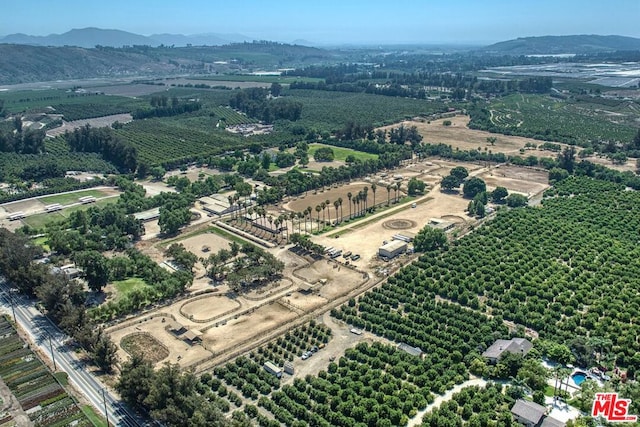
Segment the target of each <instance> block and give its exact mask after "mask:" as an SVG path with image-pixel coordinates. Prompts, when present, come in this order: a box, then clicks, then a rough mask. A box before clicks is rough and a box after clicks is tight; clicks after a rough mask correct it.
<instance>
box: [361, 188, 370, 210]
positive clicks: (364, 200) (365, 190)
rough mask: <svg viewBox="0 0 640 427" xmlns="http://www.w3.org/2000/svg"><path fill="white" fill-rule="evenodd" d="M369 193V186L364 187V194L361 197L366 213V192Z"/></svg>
mask: <svg viewBox="0 0 640 427" xmlns="http://www.w3.org/2000/svg"><path fill="white" fill-rule="evenodd" d="M368 193H369V187H364V196H363V197H362V201H363V202H364V210H365V213H366V210H367V194H368Z"/></svg>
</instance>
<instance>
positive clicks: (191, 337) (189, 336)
mask: <svg viewBox="0 0 640 427" xmlns="http://www.w3.org/2000/svg"><path fill="white" fill-rule="evenodd" d="M182 339H183V340H184V341H186V342H188V343H189V344H194V343H196V342H200V341H202V339H201V338H200V332H199V331H194V330H193V329H189V330H188V331H187V332H185V333H184V334H182Z"/></svg>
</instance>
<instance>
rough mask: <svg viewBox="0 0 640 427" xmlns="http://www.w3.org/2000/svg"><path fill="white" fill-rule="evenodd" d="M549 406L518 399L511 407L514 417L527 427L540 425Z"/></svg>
mask: <svg viewBox="0 0 640 427" xmlns="http://www.w3.org/2000/svg"><path fill="white" fill-rule="evenodd" d="M546 412H547V408H545V407H544V406H542V405H538V404H537V403H534V402H529V401H527V400H522V399H518V400H516V403H515V404H514V405H513V407H512V408H511V414H513V418H514V419H515V420H516V421H517V422H519V423H520V424H523V425H525V426H526V427H539V426H540V421H542V417H544V415H545V413H546Z"/></svg>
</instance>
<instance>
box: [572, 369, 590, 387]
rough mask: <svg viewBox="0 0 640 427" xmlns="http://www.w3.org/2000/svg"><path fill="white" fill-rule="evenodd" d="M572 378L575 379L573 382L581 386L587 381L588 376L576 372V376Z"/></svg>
mask: <svg viewBox="0 0 640 427" xmlns="http://www.w3.org/2000/svg"><path fill="white" fill-rule="evenodd" d="M571 378H572V379H573V382H574V383H576V385H577V386H579V385H580V384H582V383H583V382H584V380H586V379H587V376H586V375H585V374H583V373H580V372H576V373H575V374H573V375H571Z"/></svg>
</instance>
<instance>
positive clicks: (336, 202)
mask: <svg viewBox="0 0 640 427" xmlns="http://www.w3.org/2000/svg"><path fill="white" fill-rule="evenodd" d="M339 206H340V202H338V201H337V200H334V201H333V207H334V208H336V225H337V224H338V207H339ZM329 222H331V219H329Z"/></svg>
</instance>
